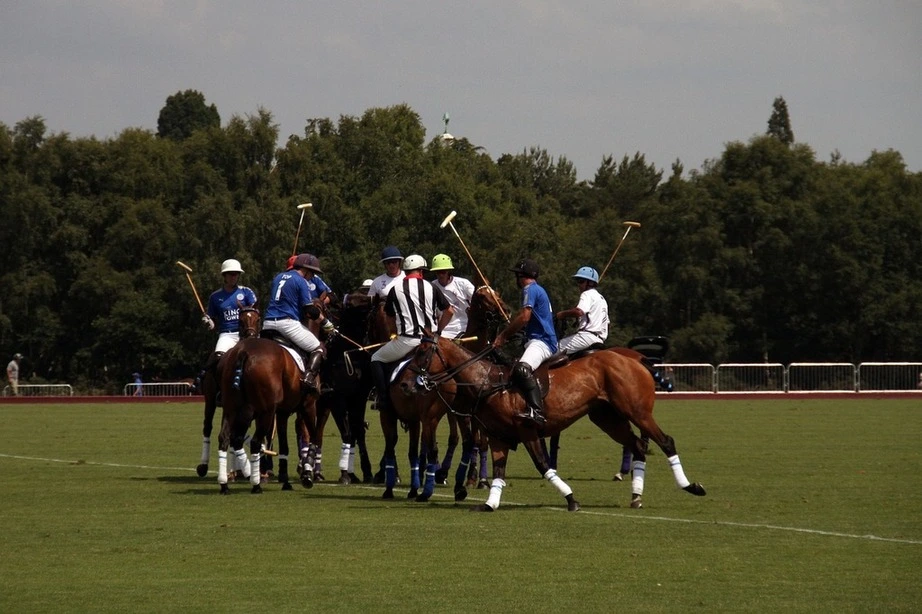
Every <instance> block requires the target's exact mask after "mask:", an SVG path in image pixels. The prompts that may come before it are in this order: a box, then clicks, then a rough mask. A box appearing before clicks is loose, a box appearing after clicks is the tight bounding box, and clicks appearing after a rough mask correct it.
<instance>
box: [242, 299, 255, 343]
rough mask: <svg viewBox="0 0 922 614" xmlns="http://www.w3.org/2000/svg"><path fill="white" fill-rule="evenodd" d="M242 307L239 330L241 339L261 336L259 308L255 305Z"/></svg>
mask: <svg viewBox="0 0 922 614" xmlns="http://www.w3.org/2000/svg"><path fill="white" fill-rule="evenodd" d="M237 305H238V307H239V308H240V320H239V331H240V338H241V339H250V338H253V337H258V336H259V309H257V308H256V307H255V306H253V305H241V304H240V302H239V301H238V302H237Z"/></svg>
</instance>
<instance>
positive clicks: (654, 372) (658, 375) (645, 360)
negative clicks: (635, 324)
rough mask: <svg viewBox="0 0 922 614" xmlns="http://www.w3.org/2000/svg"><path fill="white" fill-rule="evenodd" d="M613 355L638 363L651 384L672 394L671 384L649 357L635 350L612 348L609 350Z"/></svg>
mask: <svg viewBox="0 0 922 614" xmlns="http://www.w3.org/2000/svg"><path fill="white" fill-rule="evenodd" d="M609 349H610V350H611V351H612V352H614V353H615V354H621V355H622V356H626V357H628V358H632V359H634V360H636V361H637V362H639V363H640V364H641V365H643V367H644V368H645V369H646V370H647V373H649V374H650V377H652V378H653V383H655V384H657V385H659V386H660V387H661V388H662V389H663V390H666V391H668V392H672V382H671V381H668V380H667V379H666V376H665V374H664V373H663V372H662V371H660V370H659V369H657V368H656V363H655V362H654V361H653V359H652V358H650V357H649V356H644V355H643V354H641V353H640V352H638V351H637V350H632V349H630V348H622V347H612V348H609Z"/></svg>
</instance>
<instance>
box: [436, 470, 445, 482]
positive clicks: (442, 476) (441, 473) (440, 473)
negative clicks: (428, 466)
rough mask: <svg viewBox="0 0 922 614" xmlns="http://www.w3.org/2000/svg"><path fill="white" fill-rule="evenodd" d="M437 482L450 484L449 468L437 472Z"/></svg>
mask: <svg viewBox="0 0 922 614" xmlns="http://www.w3.org/2000/svg"><path fill="white" fill-rule="evenodd" d="M435 483H436V484H443V485H444V484H448V469H438V470H437V471H436V472H435Z"/></svg>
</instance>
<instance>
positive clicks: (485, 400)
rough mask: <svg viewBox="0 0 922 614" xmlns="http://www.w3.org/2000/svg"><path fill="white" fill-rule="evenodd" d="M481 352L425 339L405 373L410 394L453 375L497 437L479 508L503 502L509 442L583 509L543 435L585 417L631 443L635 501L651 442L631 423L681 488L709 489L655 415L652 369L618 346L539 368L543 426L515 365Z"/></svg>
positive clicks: (634, 503)
mask: <svg viewBox="0 0 922 614" xmlns="http://www.w3.org/2000/svg"><path fill="white" fill-rule="evenodd" d="M489 351H491V350H490V348H487V349H486V350H484V351H483V352H481V353H479V354H473V353H471V352H469V351H468V350H466V349H464V348H462V347H459V346H457V345H455V344H454V343H451V342H450V341H447V340H444V339H442V340H438V341H437V342H435V343H431V342H424V343H422V344H421V345H420V346H419V347H418V348H417V350H416V352H415V355H414V358H413V360H412V366H413V371H415V374H414V373H409V374H407V375H405V376H404V377H403V378H402V379H401V381H400V384H401V386H403V387H404V389H405V390H406V391H407V392H408V393H409V392H412V391H413V390H418V389H419V388H420V386H422V387H423V389H429V390H432V389H438V388H440V387H442V386H444V385H446V383H448V382H449V381H451V380H453V381H454V383H455V384H456V385H457V388H456V390H457V393H456V394H457V395H458V396H459V397H466V398H467V399H468V401H469V402H471V403H472V404H473V406H474V411H473V416H474V419H475V420H476V421H477V422H478V423H479V424H480V425H481V426H482V428H483V429H484V430H485V431H486V432H487V434H488V436H489V438H490V450H491V453H492V457H493V483H492V485H491V488H490V495H489V497H488V499H487V501H486V503H484V504H481V505H479V506H476V507H475V508H474V509H475V510H479V511H493V510H495V509H496V508H497V507H499V504H500V498H501V496H502V490H503V487H504V486H505V485H506V482H505V476H506V461H507V457H508V454H509V450H510V448H514V447H515V446H516V445H517V444H518V443H522V444H523V445H524V446H525V449H526V450H527V451H528V454H529V456H530V457H531V459H532V462H533V463H534V465H535V468H536V469H537V470H538V472H539V473H540V474H541V475H542V476H544V478H545V479H547V480H548V482H550V483H551V484H552V485H553V486H554V487H555V488H556V489H557V490H558V491H559V492H560V493H561V494H562V495H563V496H564V497H565V498H566V500H567V509H568V510H570V511H576V510H578V509H579V503H578V502H577V501H576V499H574V497H573V491H572V490H571V489H570V487H569V486H568V485H567V484H566V483H565V482H564V481H563V480H562V479H561V478H560V476H558V475H557V472H556V471H555V470H553V469H551V468H550V466H549V464H548V458H547V453H546V449H545V447H544V446H543V445H542V438H543V437H547V436H550V435H554V434H555V433H559V432H560V431H562V430H564V429H566V428H567V427H569V426H570V425H571V424H573V423H574V422H576V421H577V420H578V419H580V418H582V417H583V416H586V415H588V416H589V419H590V420H591V421H592V422H593V423H594V424H595V425H596V426H598V427H599V428H600V429H602V430H603V431H604V432H605V433H606V434H607V435H608V436H609V437H611V438H612V439H614V440H615V441H617V442H618V443H621V444H623V445H628V446H630V447H631V450H632V452H633V453H634V458H635V461H634V477H633V490H634V492H633V494H632V500H631V507H641V506H642V494H643V480H644V472H645V467H646V445H645V444H644V441H643V439H641V438H640V437H637V436H636V435H635V434H634V432H633V430H632V429H631V424H633V425H634V426H636V427H637V428H638V429H639V430H640V432H641V434H642V435H645V436H647V437H649V438H650V439H651V440H652V441H654V442H655V443H656V444H657V445H658V446H659V447H660V448H661V449H662V450H663V452H664V453H665V455H666V457H667V459H668V462H669V464H670V466H671V468H672V471H673V474H674V476H675V480H676V483H677V484H678V485H679V487H680V488H683V489H684V490H686V491H687V492H690V493H692V494H694V495H699V496H700V495H704V494H705V491H704V488H703V487H702V486H701V485H700V484H698V483H692V482H690V481H689V480H688V479H687V478H686V477H685V472H684V470H683V469H682V464H681V462H680V460H679V456H678V454H677V453H676V449H675V443H674V441H673V439H672V437H670V436H669V435H667V434H665V433H663V431H662V430H661V429H660V427H659V425H658V424H657V423H656V421H655V420H654V419H653V403H654V400H655V396H656V395H655V385H654V382H653V378H652V377H651V376H650V373H649V371H648V370H647V369H646V368H645V367H644V366H643V365H642V364H641V363H640V362H639V361H638V360H636V359H635V358H631V357H628V356H625V355H623V354H621V353H618V352H612V351H601V352H595V353H593V354H590V355H588V356H586V357H585V358H581V359H579V360H576V361H573V362H569V363H567V364H565V365H564V366H561V367H559V368H556V369H552V370H549V371H547V370H546V367H542V368H540V369H539V370H538V376H539V379H542V380H543V379H545V378H546V380H547V382H548V384H547V385H546V386H545V385H543V386H542V388H545V387H547V389H548V392H547V395H546V397H545V417H546V418H547V422H546V423H544V424H543V425H541V426H540V427H539V426H537V425H535V424H534V423H533V422H532V421H531V420H528V419H524V418H521V417H519V414H521V413H523V411H524V409H525V404H524V401H523V400H522V398H521V396H520V395H519V394H518V393H516V392H515V391H513V390H510V388H509V384H508V382H509V369H508V368H507V367H505V366H500V365H497V364H495V363H492V362H490V361H487V360H484V359H483V356H484V355H485V354H486V353H487V352H489Z"/></svg>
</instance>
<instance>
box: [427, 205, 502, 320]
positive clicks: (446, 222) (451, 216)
mask: <svg viewBox="0 0 922 614" xmlns="http://www.w3.org/2000/svg"><path fill="white" fill-rule="evenodd" d="M456 215H458V212H457V211H452V212H451V213H449V214H448V215H446V216H445V219H444V220H442V223H441V224H439V228H445V227H446V226H451V231H452V232H453V233H455V236H456V237H458V241H459V242H460V243H461V247H463V248H464V253H465V254H467V257H468V258H470V261H471V264H473V265H474V268H475V269H477V274H478V275H480V279H482V280H483V283H484V284H485V285H486V287H487V288H489V289H490V293H492V294H493V297H494V298H496V299H497V300H496V306H497V307H499V312H500V313H501V314H503V318H504V319H505V320H506V321H507V322H508V321H509V316H508V315H507V314H506V311H505V310H504V309H503V307H502V305H500V302H499V297H497V296H496V293H495V292H493V286H491V285H490V280H489V279H487V276H486V275H484V274H483V271H481V270H480V267H479V266H477V263H476V262H475V261H474V257H473V256H471V252H470V251H469V250H468V249H467V245H465V244H464V240H463V239H461V235H459V234H458V230H457V229H456V228H455V225H454V224H452V223H451V221H452V220H453V219H455V216H456Z"/></svg>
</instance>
